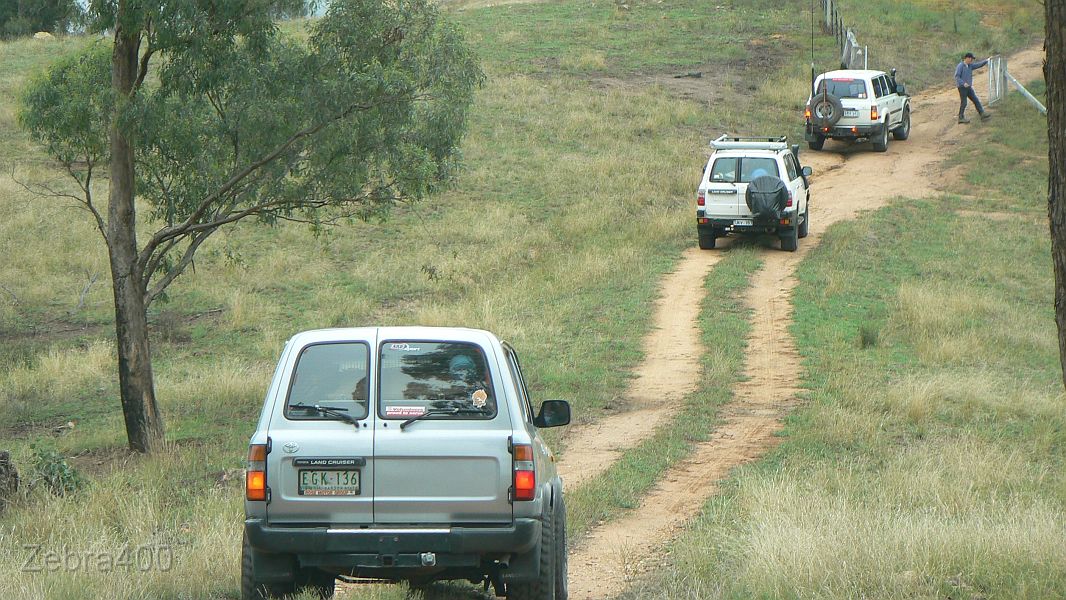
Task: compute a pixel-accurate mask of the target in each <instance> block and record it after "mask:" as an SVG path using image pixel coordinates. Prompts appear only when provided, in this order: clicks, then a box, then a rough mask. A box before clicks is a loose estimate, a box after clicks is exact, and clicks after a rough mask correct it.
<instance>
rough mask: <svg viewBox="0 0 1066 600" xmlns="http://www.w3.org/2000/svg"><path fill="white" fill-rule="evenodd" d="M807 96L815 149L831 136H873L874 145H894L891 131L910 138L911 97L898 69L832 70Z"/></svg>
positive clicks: (882, 148)
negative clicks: (900, 81)
mask: <svg viewBox="0 0 1066 600" xmlns="http://www.w3.org/2000/svg"><path fill="white" fill-rule="evenodd" d="M812 89H813V90H814V93H812V94H811V96H810V98H808V99H807V108H806V109H805V110H804V118H805V119H806V121H807V127H806V132H805V134H804V138H805V139H806V140H807V145H808V146H810V148H811V150H821V149H822V146H823V145H824V144H825V140H826V139H830V138H831V139H837V140H851V141H863V140H870V141H871V142H872V143H873V147H874V150H876V151H878V152H884V151H886V150H888V134H889V133H891V134H892V137H894V138H896V139H897V140H905V139H907V138H908V137H909V136H910V134H911V99H910V96H908V95H907V92H906V89H905V88H904V86H903V84H902V83H897V82H896V70H895V69H892V71H891V72H890V73H885V72H884V71H869V70H842V71H829V72H828V73H823V74H822V75H820V76H818V78H817V79H815V81H814V87H813V88H812Z"/></svg>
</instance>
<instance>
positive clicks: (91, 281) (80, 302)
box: [72, 271, 99, 313]
mask: <svg viewBox="0 0 1066 600" xmlns="http://www.w3.org/2000/svg"><path fill="white" fill-rule="evenodd" d="M85 276H86V277H88V278H89V283H87V284H85V288H84V289H82V291H81V294H80V295H79V296H78V306H77V307H75V308H74V310H73V311H72V312H74V313H76V312H78V311H79V310H81V309H82V308H84V307H85V297H86V296H88V295H89V289H90V288H92V287H93V284H94V283H96V278H97V277H99V274H98V273H89V272H88V271H86V272H85Z"/></svg>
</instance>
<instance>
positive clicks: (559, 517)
mask: <svg viewBox="0 0 1066 600" xmlns="http://www.w3.org/2000/svg"><path fill="white" fill-rule="evenodd" d="M566 555H567V547H566V503H565V502H564V501H563V492H562V490H559V500H558V503H557V504H556V511H555V600H568V598H569V597H570V592H569V588H568V587H567V576H568V573H567V572H568V570H569V568H568V566H567V560H566Z"/></svg>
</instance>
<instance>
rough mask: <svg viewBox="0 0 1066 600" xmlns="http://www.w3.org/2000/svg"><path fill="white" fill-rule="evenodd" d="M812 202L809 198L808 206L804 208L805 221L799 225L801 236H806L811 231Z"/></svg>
mask: <svg viewBox="0 0 1066 600" xmlns="http://www.w3.org/2000/svg"><path fill="white" fill-rule="evenodd" d="M810 224H811V204H810V200H809V199H808V200H807V206H806V207H805V208H804V209H803V223H800V226H799V237H801V238H805V237H807V234H808V233H810V232H811V228H810Z"/></svg>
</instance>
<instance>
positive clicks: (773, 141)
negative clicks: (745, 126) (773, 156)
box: [711, 135, 788, 150]
mask: <svg viewBox="0 0 1066 600" xmlns="http://www.w3.org/2000/svg"><path fill="white" fill-rule="evenodd" d="M711 148H714V149H715V150H787V149H788V141H787V138H785V136H783V135H782V136H778V137H743V136H730V135H722V136H721V137H719V138H718V139H716V140H711Z"/></svg>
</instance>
